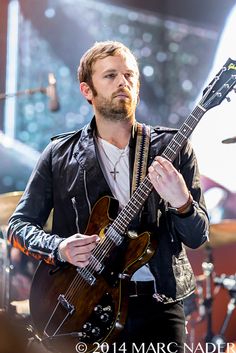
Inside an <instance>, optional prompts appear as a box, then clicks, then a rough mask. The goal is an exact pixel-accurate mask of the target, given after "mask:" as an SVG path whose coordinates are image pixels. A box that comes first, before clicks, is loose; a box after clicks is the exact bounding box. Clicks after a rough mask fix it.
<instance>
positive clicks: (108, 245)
mask: <svg viewBox="0 0 236 353" xmlns="http://www.w3.org/2000/svg"><path fill="white" fill-rule="evenodd" d="M147 182H148V189H150V185H151V184H150V181H149V180H146V183H147ZM144 185H145V183H144ZM145 186H146V188H147V185H145ZM137 196H138V200H139V201H141V202H139V201H138V203H139V204H140V205H142V204H143V201H145V199H146V197H147V193H145V196H146V197H142V196H140V195H139V194H138V193H137V194H136V197H137ZM127 205H130V203H128V204H127ZM125 209H126V207H125V208H124V209H123V212H122V211H121V213H120V215H119V216H118V217H117V218H123V221H126V218H127V220H128V222H129V220H130V212H128V214H129V217H127V214H126V213H127V212H126V210H125ZM138 209H140V208H137V210H138ZM121 216H122V217H121ZM132 216H133V215H132ZM116 222H117V219H116V220H115V221H114V222H113V225H116ZM128 222H127V221H126V223H127V224H128ZM113 228H114V227H113ZM113 228H112V233H111V227H110V228H109V232H108V233H110V235H111V236H112V237H113V238H114V239H117V240H118V238H119V235H118V234H117V231H116V230H114V229H113ZM108 235H109V234H108ZM102 245H103V249H104V250H105V251H103V253H106V254H107V250H110V248H111V247H113V246H114V242H113V241H109V239H106V240H105V241H104V242H103V244H102ZM99 251H100V246H97V247H96V248H95V252H93V255H94V256H95V259H97V260H98V262H99V261H100V260H101V259H102V256H99V255H100V254H99ZM96 255H98V258H97V257H96ZM95 262H96V260H95ZM93 265H94V263H93V264H92V265H90V266H86V270H93V268H91V266H93ZM86 270H85V271H86ZM80 278H81V280H83V277H82V276H81V277H80V276H79V274H78V276H76V277H75V279H74V280H73V282H72V287H73V288H75V287H76V285H77V284H80ZM71 290H72V288H71V286H70V287H69V288H68V291H67V292H66V295H73V294H74V293H72V292H71Z"/></svg>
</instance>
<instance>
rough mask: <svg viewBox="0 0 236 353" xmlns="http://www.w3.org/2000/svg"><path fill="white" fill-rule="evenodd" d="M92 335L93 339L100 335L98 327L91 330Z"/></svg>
mask: <svg viewBox="0 0 236 353" xmlns="http://www.w3.org/2000/svg"><path fill="white" fill-rule="evenodd" d="M91 332H92V334H93V335H94V336H95V337H98V336H99V335H100V333H101V330H100V328H99V327H97V326H95V327H94V328H93V329H92V331H91Z"/></svg>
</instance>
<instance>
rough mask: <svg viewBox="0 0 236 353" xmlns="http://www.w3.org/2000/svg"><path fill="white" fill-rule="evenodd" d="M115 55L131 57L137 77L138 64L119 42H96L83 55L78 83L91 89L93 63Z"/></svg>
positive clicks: (129, 51)
mask: <svg viewBox="0 0 236 353" xmlns="http://www.w3.org/2000/svg"><path fill="white" fill-rule="evenodd" d="M116 54H121V55H124V54H128V55H131V56H132V57H133V58H134V62H135V63H136V64H137V73H138V75H139V69H138V63H137V60H136V58H135V56H134V54H133V53H132V52H131V50H130V49H129V48H127V47H126V46H125V45H124V44H122V43H120V42H116V41H110V40H107V41H104V42H96V43H95V44H94V45H93V46H92V47H91V48H90V49H88V50H87V51H86V52H85V53H84V55H83V56H82V58H81V60H80V65H79V67H78V71H77V74H78V80H79V81H80V82H86V83H87V84H88V85H89V86H90V87H91V86H92V85H93V83H92V70H93V65H94V64H95V62H96V61H97V60H99V59H104V58H106V57H107V56H115V55H116Z"/></svg>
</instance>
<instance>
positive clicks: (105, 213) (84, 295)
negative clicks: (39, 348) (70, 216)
mask: <svg viewBox="0 0 236 353" xmlns="http://www.w3.org/2000/svg"><path fill="white" fill-rule="evenodd" d="M113 201H114V200H113V199H111V198H109V197H103V198H101V199H100V200H99V201H98V202H97V203H96V205H95V206H94V208H93V211H92V213H91V217H90V220H89V224H88V226H87V229H86V232H85V234H90V235H91V234H98V235H99V236H100V238H101V242H102V241H103V239H105V231H106V229H107V227H108V226H109V224H111V221H112V219H111V218H110V214H112V213H113V214H114V209H113V207H112V203H113ZM123 238H124V240H123V241H122V243H121V245H119V246H115V247H114V249H111V250H109V254H108V255H109V256H107V258H105V259H104V266H103V268H102V270H101V269H100V271H96V273H95V274H93V275H92V276H90V274H89V275H88V274H87V272H85V274H84V273H83V272H82V276H81V273H78V271H77V268H76V267H75V266H72V265H66V266H65V267H59V268H56V267H53V266H50V265H47V264H46V263H44V262H42V263H41V264H40V265H39V267H38V269H37V271H36V273H35V276H34V279H33V282H32V287H31V295H30V307H31V308H30V309H31V314H32V319H33V322H34V325H35V327H36V330H37V334H38V335H39V336H40V338H41V339H42V340H43V343H44V344H45V345H46V346H47V347H48V348H49V349H51V350H52V351H53V350H55V351H56V352H57V353H60V352H61V353H69V352H70V353H72V352H73V353H74V352H78V351H79V350H78V349H79V345H80V344H81V342H83V343H85V344H86V346H87V352H92V351H95V350H96V351H99V350H98V344H102V342H107V343H109V342H112V341H114V340H115V339H116V337H117V336H118V334H119V333H120V331H121V330H122V329H123V326H124V323H125V320H126V315H127V305H128V283H129V280H130V278H131V275H132V274H133V273H134V272H135V271H136V270H137V269H138V268H139V267H141V266H142V265H143V264H145V263H146V262H148V261H149V259H150V258H151V257H152V255H153V253H154V251H155V247H156V246H155V245H154V243H153V244H151V236H150V234H149V233H148V232H146V233H143V234H141V235H139V236H137V235H136V236H135V235H134V234H131V235H124V237H123ZM87 275H88V276H87ZM91 277H93V281H91ZM94 279H95V280H94Z"/></svg>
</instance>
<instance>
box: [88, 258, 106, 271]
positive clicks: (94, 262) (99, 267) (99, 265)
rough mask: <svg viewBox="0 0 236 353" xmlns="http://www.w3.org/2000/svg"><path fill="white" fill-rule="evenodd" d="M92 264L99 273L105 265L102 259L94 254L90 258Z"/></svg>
mask: <svg viewBox="0 0 236 353" xmlns="http://www.w3.org/2000/svg"><path fill="white" fill-rule="evenodd" d="M90 265H92V266H93V268H94V270H95V271H96V272H97V273H101V272H102V270H103V269H104V265H103V264H102V263H101V262H100V261H98V259H97V258H96V257H95V256H94V255H92V256H91V258H90Z"/></svg>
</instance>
